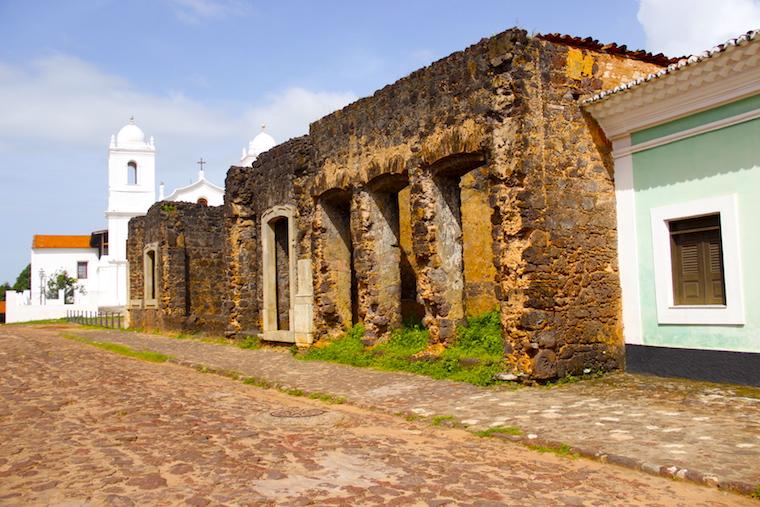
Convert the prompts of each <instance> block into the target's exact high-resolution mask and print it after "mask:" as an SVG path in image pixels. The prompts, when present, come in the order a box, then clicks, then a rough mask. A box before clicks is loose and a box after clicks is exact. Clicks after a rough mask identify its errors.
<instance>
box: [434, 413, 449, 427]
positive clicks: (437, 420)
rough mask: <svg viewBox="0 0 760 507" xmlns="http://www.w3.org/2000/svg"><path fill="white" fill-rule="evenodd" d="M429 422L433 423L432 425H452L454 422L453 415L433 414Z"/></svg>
mask: <svg viewBox="0 0 760 507" xmlns="http://www.w3.org/2000/svg"><path fill="white" fill-rule="evenodd" d="M430 422H431V423H433V426H443V425H446V426H452V425H453V424H454V416H453V415H434V416H433V417H432V418H431V419H430Z"/></svg>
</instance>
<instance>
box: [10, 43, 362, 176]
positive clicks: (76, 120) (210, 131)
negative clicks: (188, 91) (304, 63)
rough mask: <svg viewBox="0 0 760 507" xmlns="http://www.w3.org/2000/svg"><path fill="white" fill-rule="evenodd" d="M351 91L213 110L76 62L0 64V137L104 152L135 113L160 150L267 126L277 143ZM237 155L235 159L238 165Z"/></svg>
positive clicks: (274, 97) (237, 139) (276, 96)
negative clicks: (153, 91) (143, 89)
mask: <svg viewBox="0 0 760 507" xmlns="http://www.w3.org/2000/svg"><path fill="white" fill-rule="evenodd" d="M355 98H356V97H355V95H354V94H353V93H350V92H338V93H336V92H319V91H311V90H307V89H304V88H298V87H294V88H288V89H285V90H281V91H279V92H276V93H272V94H270V95H268V96H265V97H262V98H261V99H260V100H258V101H257V102H256V103H252V104H244V105H240V106H238V107H237V108H236V109H233V108H232V107H229V106H227V107H222V106H214V107H212V106H210V105H207V104H204V103H203V102H201V101H198V100H194V99H191V98H188V97H186V96H184V95H183V94H182V93H174V94H171V95H158V94H151V93H146V92H143V91H140V90H137V89H136V88H135V87H134V86H132V85H131V84H130V83H129V82H128V81H127V80H126V79H124V78H122V77H119V76H115V75H112V74H107V73H104V72H102V71H101V70H100V69H98V68H97V67H95V66H93V65H91V64H89V63H87V62H85V61H83V60H80V59H78V58H74V57H70V56H65V55H56V56H51V57H46V58H42V59H39V60H36V61H33V62H31V63H29V64H27V65H18V66H12V65H9V64H5V63H3V62H0V107H1V108H2V111H3V114H0V139H2V140H3V141H4V145H5V146H4V151H6V152H7V151H8V150H12V149H13V146H21V145H24V146H35V145H37V146H45V145H49V144H55V145H56V146H62V147H69V148H72V149H82V148H85V149H103V148H104V147H105V146H106V145H107V143H108V139H109V136H110V135H111V134H113V133H115V132H116V131H117V130H118V129H119V128H120V127H121V126H122V125H123V124H124V123H125V122H126V120H127V119H128V118H129V117H130V116H132V115H134V116H135V118H136V119H137V122H138V124H139V125H140V126H142V127H143V129H144V130H145V131H146V133H147V134H148V135H153V136H155V137H156V143H157V145H158V147H159V149H160V148H161V147H162V146H167V145H169V146H171V147H172V148H173V149H184V148H192V149H193V150H198V149H199V148H200V149H210V150H213V149H214V147H213V145H214V144H220V143H221V144H229V143H230V142H233V143H235V145H238V144H239V145H240V147H241V148H242V145H243V144H245V142H247V140H248V139H249V138H250V137H252V136H253V135H254V134H255V133H256V132H258V130H259V125H260V124H261V123H266V124H267V125H268V126H269V130H270V132H271V133H272V135H273V136H275V138H276V139H278V141H284V140H286V139H288V138H290V137H293V136H297V135H301V134H304V133H306V132H307V131H308V126H309V122H311V121H314V120H316V119H318V118H320V117H321V116H323V115H325V114H328V113H330V112H332V111H334V110H336V109H338V108H340V107H343V106H344V105H345V104H347V103H349V102H351V101H352V100H355ZM236 156H238V153H237V152H235V153H230V161H233V160H234V159H235V157H236Z"/></svg>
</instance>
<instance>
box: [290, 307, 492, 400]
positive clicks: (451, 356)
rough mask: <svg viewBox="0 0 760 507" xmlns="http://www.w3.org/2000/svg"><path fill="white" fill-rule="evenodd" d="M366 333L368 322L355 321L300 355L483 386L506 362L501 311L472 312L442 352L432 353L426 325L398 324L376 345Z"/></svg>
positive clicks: (490, 381)
mask: <svg viewBox="0 0 760 507" xmlns="http://www.w3.org/2000/svg"><path fill="white" fill-rule="evenodd" d="M363 335H364V328H363V327H362V326H361V325H357V326H354V327H353V328H351V329H349V330H348V331H347V332H346V333H345V334H344V335H342V336H340V337H339V338H337V339H335V340H332V341H331V342H329V343H327V344H326V345H325V346H321V347H320V346H317V347H313V348H312V349H310V350H308V351H307V352H305V353H304V354H303V355H301V356H298V357H299V358H301V359H306V360H322V361H333V362H337V363H343V364H350V365H353V366H363V367H372V368H377V369H380V370H395V371H407V372H411V373H417V374H420V375H427V376H429V377H433V378H438V379H449V380H457V381H461V382H469V383H472V384H476V385H481V386H483V385H490V384H493V383H494V382H495V381H494V380H493V376H494V375H495V374H496V373H498V372H500V371H502V368H503V364H502V361H503V357H504V345H503V341H502V337H501V327H500V323H499V314H498V312H496V311H493V312H488V313H486V314H483V315H479V316H476V317H470V318H469V319H468V321H467V323H466V325H464V326H460V327H459V328H458V329H457V335H456V339H455V341H454V343H453V344H452V345H451V346H449V347H448V348H446V349H445V350H444V351H443V352H441V353H440V354H439V355H433V354H428V353H426V349H427V348H428V343H429V334H428V331H427V330H426V329H424V328H423V327H422V326H420V325H413V326H405V327H403V328H400V329H397V330H396V331H394V332H393V333H392V334H391V337H390V339H389V340H388V341H386V342H384V343H381V344H379V345H376V346H374V347H367V346H365V345H364V343H363V342H362V336H363Z"/></svg>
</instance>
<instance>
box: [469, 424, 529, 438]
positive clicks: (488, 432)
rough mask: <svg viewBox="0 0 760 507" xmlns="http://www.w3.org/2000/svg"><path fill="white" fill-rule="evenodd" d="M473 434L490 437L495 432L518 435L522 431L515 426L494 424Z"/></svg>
mask: <svg viewBox="0 0 760 507" xmlns="http://www.w3.org/2000/svg"><path fill="white" fill-rule="evenodd" d="M474 434H475V435H477V436H479V437H490V436H493V435H496V434H500V435H513V436H520V435H522V434H523V431H522V430H521V429H520V428H517V427H515V426H494V427H493V428H488V429H486V430H481V431H476V432H474Z"/></svg>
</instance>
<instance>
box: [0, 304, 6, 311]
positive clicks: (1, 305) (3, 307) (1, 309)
mask: <svg viewBox="0 0 760 507" xmlns="http://www.w3.org/2000/svg"><path fill="white" fill-rule="evenodd" d="M0 313H5V301H0Z"/></svg>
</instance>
